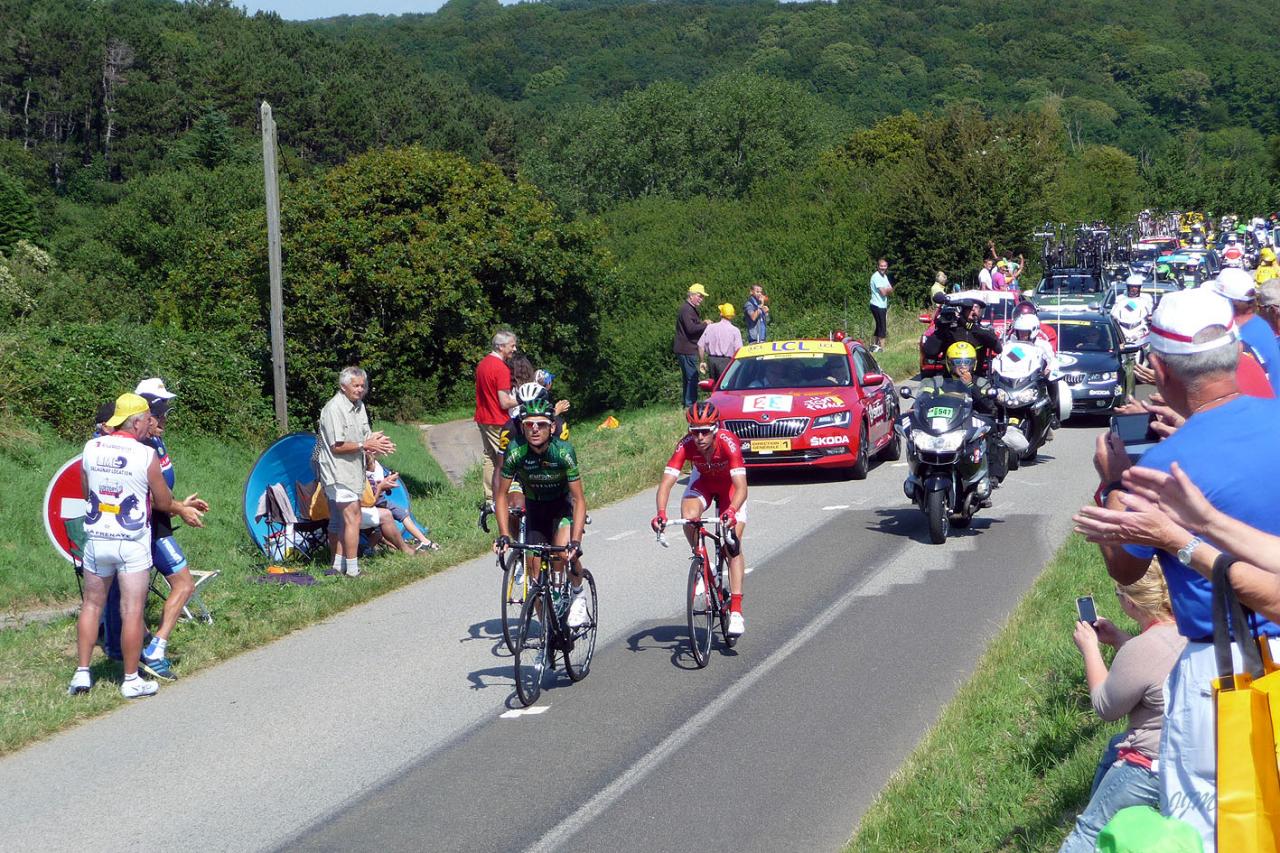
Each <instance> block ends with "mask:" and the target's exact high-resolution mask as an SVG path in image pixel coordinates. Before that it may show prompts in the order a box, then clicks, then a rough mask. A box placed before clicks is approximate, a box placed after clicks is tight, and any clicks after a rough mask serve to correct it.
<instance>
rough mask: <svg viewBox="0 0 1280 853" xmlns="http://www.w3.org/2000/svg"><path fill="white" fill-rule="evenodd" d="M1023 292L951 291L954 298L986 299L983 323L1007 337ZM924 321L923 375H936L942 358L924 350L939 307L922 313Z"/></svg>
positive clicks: (921, 337) (983, 309)
mask: <svg viewBox="0 0 1280 853" xmlns="http://www.w3.org/2000/svg"><path fill="white" fill-rule="evenodd" d="M1021 298H1022V297H1021V295H1020V294H1018V293H1013V292H1010V291H1004V290H962V291H959V292H958V293H949V294H947V299H948V301H950V302H963V301H965V300H974V301H977V302H981V303H983V308H982V317H981V318H980V319H979V320H978V322H979V324H981V325H983V326H987V327H989V328H990V329H991V330H992V331H994V332H995V333H996V337H998V338H1000V339H1001V340H1003V339H1004V337H1005V334H1006V333H1007V332H1008V331H1009V327H1010V326H1011V325H1013V321H1014V318H1015V317H1016V316H1017V313H1018V312H1017V310H1016V309H1017V307H1018V301H1019V300H1020V299H1021ZM918 319H919V320H920V322H921V323H924V324H925V330H924V334H922V335H921V336H920V343H919V346H920V374H921V375H922V376H932V375H934V374H935V373H941V372H942V360H941V359H937V358H926V357H925V354H924V342H925V339H926V338H928V337H929V336H930V335H932V334H933V332H934V329H935V327H936V323H937V319H938V309H934V310H933V311H925V312H923V313H921V314H920V316H919V318H918Z"/></svg>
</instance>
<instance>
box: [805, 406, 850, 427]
mask: <svg viewBox="0 0 1280 853" xmlns="http://www.w3.org/2000/svg"><path fill="white" fill-rule="evenodd" d="M849 420H850V415H849V412H848V411H847V410H846V411H843V412H833V413H832V414H829V415H823V416H822V417H820V418H814V420H813V428H814V429H823V428H825V427H847V426H848V425H849Z"/></svg>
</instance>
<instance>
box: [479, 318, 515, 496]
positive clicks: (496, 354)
mask: <svg viewBox="0 0 1280 853" xmlns="http://www.w3.org/2000/svg"><path fill="white" fill-rule="evenodd" d="M515 351H516V336H515V333H514V332H509V331H507V330H506V329H503V330H502V331H501V332H498V333H496V334H495V335H494V336H493V350H492V351H491V352H490V353H489V354H488V355H486V356H485V357H484V358H482V359H480V363H479V364H477V365H476V426H477V427H478V428H479V429H480V452H481V453H483V454H484V475H483V476H482V477H481V482H482V483H483V484H484V499H485V502H486V503H487V504H488V505H489V506H490V507H492V506H493V472H494V469H496V468H499V467H501V466H502V450H501V449H499V447H498V434H499V433H500V432H501V431H502V425H503V424H505V423H506V422H507V418H508V416H509V415H508V410H509V409H510V408H511V407H512V406H514V405H516V398H515V395H514V394H512V393H511V368H510V367H508V366H507V362H508V361H509V360H510V359H511V356H512V355H513V354H514V353H515Z"/></svg>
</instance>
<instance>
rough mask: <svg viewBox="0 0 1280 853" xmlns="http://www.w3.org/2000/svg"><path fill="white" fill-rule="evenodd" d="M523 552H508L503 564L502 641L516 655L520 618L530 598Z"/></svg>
mask: <svg viewBox="0 0 1280 853" xmlns="http://www.w3.org/2000/svg"><path fill="white" fill-rule="evenodd" d="M524 564H525V559H524V554H523V553H522V552H517V551H508V552H507V557H506V560H505V561H504V562H503V564H502V641H503V642H504V643H506V644H507V651H509V652H511V654H513V655H514V654H515V653H516V648H517V645H516V641H517V640H518V639H519V636H520V617H521V614H522V612H523V608H524V602H525V599H526V598H528V597H529V573H528V571H527V570H526V569H525V565H524Z"/></svg>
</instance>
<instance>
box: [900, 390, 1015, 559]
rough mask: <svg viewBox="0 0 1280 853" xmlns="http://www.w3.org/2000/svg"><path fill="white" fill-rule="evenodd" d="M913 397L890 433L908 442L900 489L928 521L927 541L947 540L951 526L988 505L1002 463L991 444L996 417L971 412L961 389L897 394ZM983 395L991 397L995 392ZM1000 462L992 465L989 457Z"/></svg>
mask: <svg viewBox="0 0 1280 853" xmlns="http://www.w3.org/2000/svg"><path fill="white" fill-rule="evenodd" d="M899 393H900V394H901V395H902V397H903V398H904V399H912V398H913V397H914V398H915V404H914V405H913V406H912V407H911V411H909V412H907V413H905V414H902V415H900V416H899V417H898V422H897V424H896V426H895V429H897V430H898V432H899V434H901V435H902V436H903V437H904V438H906V440H907V466H908V471H909V473H908V474H907V479H906V482H904V483H903V484H902V490H903V492H904V493H905V494H906V496H907V497H908V498H909V499H910V500H911V501H912V502H913V503H915V505H916V506H918V507H920V511H921V512H923V513H924V514H925V515H926V516H927V517H928V519H929V539H930V541H932V542H933V543H934V544H935V545H940V544H942V543H943V542H946V541H947V536H948V534H949V533H950V532H951V528H952V526H955V527H968V526H969V522H970V521H971V520H972V519H973V516H974V514H975V513H976V512H977V511H978V510H979V509H981V508H982V507H983V506H989V505H990V501H989V498H990V495H991V485H992V478H993V476H994V475H993V474H992V472H991V470H989V469H990V468H992V467H995V468H996V469H998V468H1000V467H1001V465H1007V462H1006V461H1005V460H1004V459H1003V456H1004V450H1005V448H1004V444H1003V442H1001V441H999V440H996V441H995V442H994V443H993V442H991V438H992V437H993V432H994V431H995V430H997V429H998V426H999V425H998V423H997V419H995V418H990V417H986V416H983V415H978V414H975V412H974V409H973V402H972V400H971V399H970V398H969V395H968V394H967V393H965V392H963V391H961V390H958V389H957V390H956V391H955V392H954V393H947V392H946V389H945V386H944V388H943V393H933V390H932V389H930V390H928V391H926V392H924V393H922V394H919V395H918V396H917V394H916V392H914V391H913V390H912V389H911V388H907V387H904V388H902V390H901V391H900V392H899ZM986 393H988V394H991V395H995V393H996V392H995V390H994V389H987V391H986ZM993 453H994V454H996V455H998V456H1000V457H1001V459H1000V460H999V461H998V462H997V463H996V465H995V466H991V465H990V464H989V462H990V459H989V457H990V456H991V455H992V454H993Z"/></svg>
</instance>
